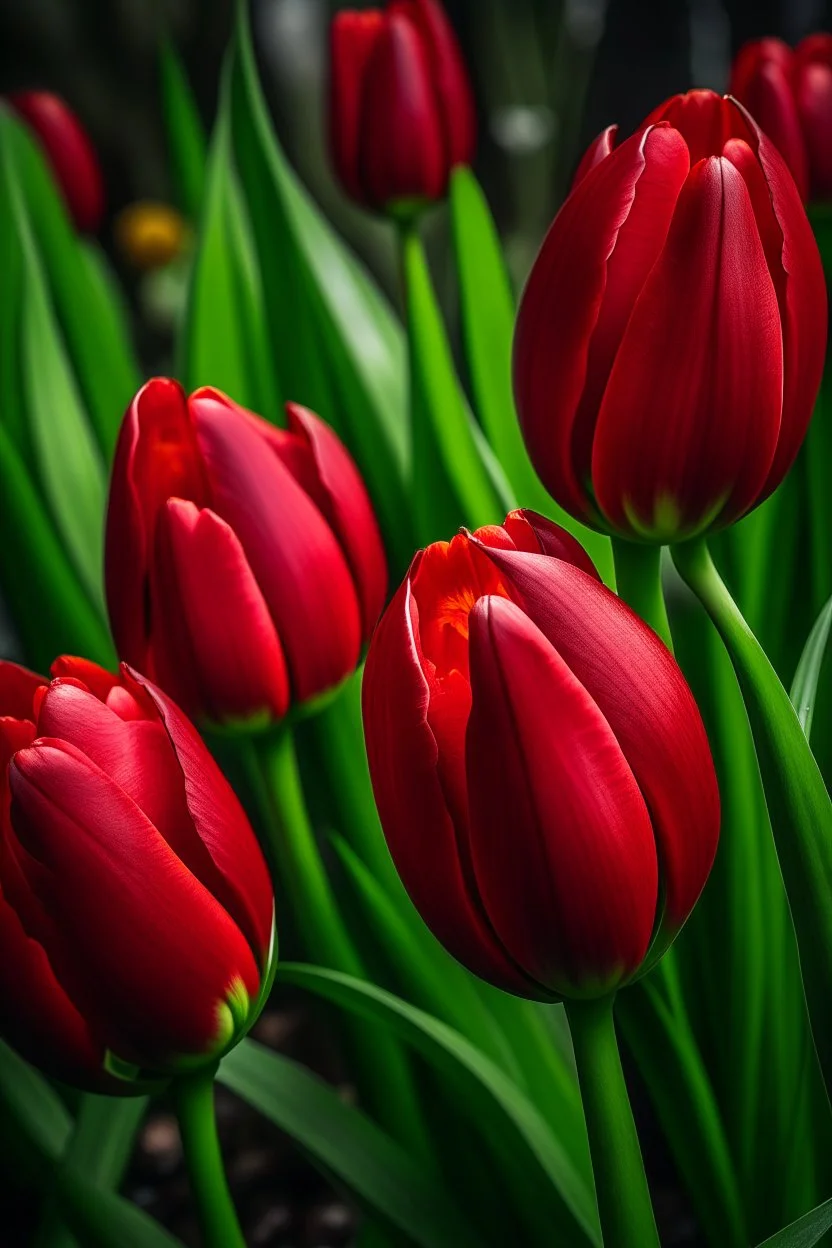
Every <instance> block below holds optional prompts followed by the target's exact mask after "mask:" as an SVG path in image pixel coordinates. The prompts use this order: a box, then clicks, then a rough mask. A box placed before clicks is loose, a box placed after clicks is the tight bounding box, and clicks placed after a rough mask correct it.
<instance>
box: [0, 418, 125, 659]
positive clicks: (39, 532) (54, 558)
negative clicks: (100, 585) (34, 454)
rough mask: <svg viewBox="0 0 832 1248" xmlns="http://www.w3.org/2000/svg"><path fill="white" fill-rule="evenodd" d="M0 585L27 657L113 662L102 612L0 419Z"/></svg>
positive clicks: (113, 655) (113, 656)
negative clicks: (77, 656) (2, 538)
mask: <svg viewBox="0 0 832 1248" xmlns="http://www.w3.org/2000/svg"><path fill="white" fill-rule="evenodd" d="M0 532H2V533H5V534H14V540H13V541H9V540H6V541H2V542H0V587H2V591H3V596H4V599H5V601H6V602H7V604H8V606H9V608H10V610H11V613H12V617H13V619H14V622H15V625H16V627H17V630H18V632H19V634H20V637H21V640H22V642H23V646H24V658H25V660H26V662H27V663H28V664H29V665H30V666H31V667H33V668H35V669H36V670H37V671H41V672H46V671H48V670H49V664H50V663H51V662H52V660H53V659H54V657H55V655H56V654H83V655H85V656H86V657H87V658H90V659H93V660H95V662H97V663H101V664H102V665H103V666H104V667H109V668H114V667H115V665H116V663H117V658H116V654H115V651H114V650H113V645H112V642H111V640H110V635H109V630H108V628H107V625H106V623H105V622H104V618H103V615H102V614H101V613H100V612H98V611H96V610H95V608H94V607H93V606H92V604H91V602H90V600H89V599H88V598H87V596H86V595H85V594H84V591H83V589H82V588H81V585H80V583H79V581H78V578H77V577H76V575H75V573H74V572H73V570H72V568H71V566H70V564H69V562H68V560H67V558H66V556H65V554H64V551H63V548H62V546H61V542H60V540H59V538H58V535H57V533H56V532H55V529H54V527H53V525H52V522H51V521H50V519H49V517H48V516H47V515H46V513H45V511H44V508H43V504H42V502H41V500H40V498H39V496H38V493H37V491H36V489H35V487H34V485H33V483H32V481H31V479H30V476H29V474H28V472H27V470H26V467H25V465H24V463H23V460H22V458H21V457H20V455H19V454H18V452H17V450H16V449H15V447H14V446H13V444H12V441H11V438H10V437H9V436H8V435H7V433H6V431H5V429H4V428H3V427H2V425H0Z"/></svg>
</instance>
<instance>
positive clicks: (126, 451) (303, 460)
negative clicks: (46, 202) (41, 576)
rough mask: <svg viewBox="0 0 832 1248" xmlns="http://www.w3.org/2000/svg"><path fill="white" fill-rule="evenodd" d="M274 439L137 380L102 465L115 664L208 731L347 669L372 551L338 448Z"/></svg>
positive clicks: (373, 566)
mask: <svg viewBox="0 0 832 1248" xmlns="http://www.w3.org/2000/svg"><path fill="white" fill-rule="evenodd" d="M287 412H288V415H289V429H288V430H282V429H276V428H274V427H273V426H272V425H270V424H268V423H267V422H266V421H264V420H261V419H260V418H259V417H257V416H254V415H252V413H250V412H247V411H245V410H244V409H243V408H241V407H238V406H237V404H235V403H233V402H232V401H231V400H230V399H228V398H226V396H225V395H223V394H221V393H220V392H219V391H218V390H211V389H202V390H197V391H196V392H195V393H194V394H192V395H191V396H190V398H186V396H185V393H184V391H183V390H182V388H181V386H180V385H179V384H178V383H177V382H175V381H168V380H166V379H164V378H156V379H154V380H153V381H149V382H148V383H147V385H145V386H144V387H143V388H142V389H141V390H140V391H139V393H138V394H137V396H136V398H135V399H134V400H133V403H132V404H131V406H130V408H129V410H128V412H127V415H126V417H125V420H124V424H123V426H122V430H121V434H120V437H119V443H118V448H117V451H116V459H115V465H114V468H113V478H112V484H111V489H110V505H109V513H108V518H107V543H106V582H107V601H108V605H109V610H110V621H111V624H112V629H113V636H114V637H115V640H116V644H117V646H118V650H119V653H120V654H121V655H122V657H123V658H125V659H126V660H127V661H128V662H129V663H131V664H132V665H133V666H134V667H137V668H139V669H140V670H142V671H146V672H148V673H149V675H150V676H151V678H152V679H153V680H155V681H157V682H158V684H160V685H161V686H162V687H163V688H164V689H166V690H168V691H169V692H170V693H171V695H172V696H173V697H174V698H175V699H176V700H177V702H179V703H180V705H182V706H183V707H185V709H186V710H187V711H188V712H189V714H191V715H192V716H193V717H194V718H197V717H198V718H200V719H207V720H209V721H212V722H215V723H216V722H219V723H229V722H234V721H254V720H258V719H259V720H260V721H262V722H270V721H272V720H275V719H279V718H280V717H281V716H282V715H284V714H285V713H286V710H287V709H288V707H289V705H290V702H305V701H307V700H308V699H310V698H313V697H315V696H316V695H317V694H320V693H322V692H324V691H325V690H327V689H329V688H331V687H332V686H334V685H336V684H338V683H339V682H340V681H341V680H342V679H343V678H344V677H345V676H347V675H348V674H349V673H350V672H351V671H352V670H353V668H354V667H355V665H356V663H357V662H358V660H359V657H360V652H361V647H362V645H363V644H364V643H365V642H366V641H367V640H368V639H369V636H370V633H371V631H372V628H373V625H374V624H375V621H376V619H377V618H378V615H379V612H380V611H381V608H382V605H383V602H384V595H385V589H386V570H385V563H384V552H383V550H382V546H381V538H380V536H379V532H378V527H377V525H376V521H375V517H374V515H373V512H372V508H371V506H370V502H369V499H368V497H367V493H366V491H365V489H364V486H363V484H362V482H361V479H360V477H359V475H358V470H357V469H356V467H355V465H354V463H353V462H352V460H351V459H350V457H349V455H348V454H347V452H346V450H345V449H344V447H343V446H342V444H341V442H340V441H339V440H338V438H337V437H336V436H335V434H334V433H333V432H332V430H331V429H330V428H329V427H328V426H327V425H325V424H324V423H323V422H322V421H321V420H319V419H318V417H317V416H315V415H313V413H312V412H309V411H307V410H306V409H305V408H303V407H298V406H296V405H295V404H289V405H288V407H287Z"/></svg>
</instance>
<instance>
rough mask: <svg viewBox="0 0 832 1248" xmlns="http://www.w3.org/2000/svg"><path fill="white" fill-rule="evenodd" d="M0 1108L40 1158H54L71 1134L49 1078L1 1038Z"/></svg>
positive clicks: (58, 1098)
mask: <svg viewBox="0 0 832 1248" xmlns="http://www.w3.org/2000/svg"><path fill="white" fill-rule="evenodd" d="M0 1107H2V1112H3V1114H4V1115H6V1116H8V1118H9V1119H10V1120H11V1121H12V1122H14V1124H15V1129H16V1131H17V1132H19V1133H20V1135H22V1136H25V1137H26V1138H27V1140H28V1141H29V1142H30V1143H31V1144H32V1145H33V1146H34V1147H35V1149H36V1150H37V1152H38V1153H39V1154H40V1156H41V1157H42V1158H43V1159H45V1160H47V1161H57V1160H58V1158H59V1157H60V1156H61V1154H62V1153H63V1150H64V1148H65V1147H66V1145H67V1143H68V1141H69V1139H70V1136H71V1134H72V1118H71V1117H70V1115H69V1113H68V1111H67V1108H66V1106H65V1105H64V1103H63V1101H62V1100H61V1098H60V1097H59V1096H58V1094H57V1092H56V1091H55V1089H54V1088H53V1087H52V1085H51V1084H50V1083H49V1081H48V1080H47V1079H45V1078H44V1076H43V1075H41V1074H39V1072H38V1071H36V1070H35V1068H34V1067H33V1066H30V1065H29V1063H28V1062H24V1060H23V1058H22V1057H18V1055H17V1053H15V1051H14V1049H12V1048H10V1047H9V1046H8V1045H7V1044H6V1043H5V1042H4V1041H2V1040H0Z"/></svg>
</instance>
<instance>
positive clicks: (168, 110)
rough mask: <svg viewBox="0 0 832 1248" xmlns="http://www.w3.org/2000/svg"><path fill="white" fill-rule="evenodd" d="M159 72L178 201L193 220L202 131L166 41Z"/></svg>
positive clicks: (198, 201) (202, 161) (202, 159)
mask: <svg viewBox="0 0 832 1248" xmlns="http://www.w3.org/2000/svg"><path fill="white" fill-rule="evenodd" d="M159 73H160V77H161V87H162V109H163V112H164V115H165V125H166V127H167V137H168V148H169V151H170V167H171V170H172V173H173V178H174V182H175V185H176V194H177V200H178V203H179V207H180V208H181V209H182V211H183V213H184V214H185V216H186V217H188V218H189V219H190V220H191V221H196V220H197V218H198V217H199V215H200V211H201V208H202V196H203V192H204V187H205V165H206V155H205V152H206V143H205V133H204V131H203V128H202V122H201V120H200V117H199V112H198V110H197V107H196V102H195V101H194V97H193V93H192V91H191V88H190V85H189V83H188V78H187V75H186V73H185V70H184V68H183V66H182V62H181V61H180V59H179V57H178V55H177V53H176V49H175V48H174V47H173V45H172V44H171V43H170V42H169V41H168V40H164V41H163V42H162V45H161V47H160V50H159Z"/></svg>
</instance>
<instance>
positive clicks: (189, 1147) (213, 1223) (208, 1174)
mask: <svg viewBox="0 0 832 1248" xmlns="http://www.w3.org/2000/svg"><path fill="white" fill-rule="evenodd" d="M173 1092H174V1097H175V1101H176V1112H177V1116H178V1118H179V1129H180V1131H181V1133H182V1147H183V1149H184V1152H185V1164H186V1166H187V1168H188V1175H189V1177H190V1180H191V1187H192V1189H193V1193H194V1196H195V1198H196V1204H197V1210H198V1215H199V1222H200V1227H201V1229H202V1238H203V1242H204V1244H205V1248H246V1245H245V1240H244V1238H243V1232H242V1231H241V1230H240V1223H239V1222H238V1220H237V1213H236V1211H235V1209H234V1204H233V1201H232V1200H231V1193H230V1191H229V1190H228V1180H227V1179H226V1176H225V1167H224V1166H223V1161H222V1154H221V1153H220V1143H219V1139H218V1137H217V1124H216V1119H215V1117H214V1069H213V1068H212V1067H208V1068H207V1069H205V1070H200V1071H197V1072H195V1073H194V1074H192V1075H187V1076H185V1077H183V1078H181V1079H177V1080H176V1081H175V1083H174V1085H173Z"/></svg>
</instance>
